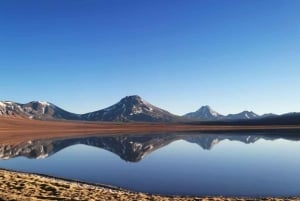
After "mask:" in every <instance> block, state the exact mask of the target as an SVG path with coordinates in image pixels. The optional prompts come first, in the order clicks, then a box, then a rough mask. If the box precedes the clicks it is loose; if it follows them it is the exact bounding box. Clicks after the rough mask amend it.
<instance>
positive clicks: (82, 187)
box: [0, 168, 300, 201]
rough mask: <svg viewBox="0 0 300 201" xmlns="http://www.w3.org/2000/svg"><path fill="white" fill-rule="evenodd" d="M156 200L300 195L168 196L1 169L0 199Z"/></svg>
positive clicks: (292, 200) (233, 200) (235, 200)
mask: <svg viewBox="0 0 300 201" xmlns="http://www.w3.org/2000/svg"><path fill="white" fill-rule="evenodd" d="M1 199H2V200H5V201H6V200H22V201H27V200H35V201H39V200H80V201H84V200H90V201H92V200H95V201H96V200H115V201H119V200H124V201H125V200H141V201H146V200H154V201H169V200H174V201H191V200H203V201H250V200H253V201H258V200H265V201H273V200H274V201H284V200H285V201H296V200H300V196H299V197H258V198H254V197H223V196H219V197H210V196H208V197H206V196H204V197H202V196H199V197H198V196H176V195H174V196H172V195H170V196H165V195H157V194H149V193H142V192H134V191H130V190H126V189H122V188H118V187H114V186H110V185H104V184H92V183H88V182H81V181H75V180H68V179H62V178H58V177H52V176H49V175H43V174H34V173H26V172H19V171H13V170H8V169H2V168H1V169H0V200H1Z"/></svg>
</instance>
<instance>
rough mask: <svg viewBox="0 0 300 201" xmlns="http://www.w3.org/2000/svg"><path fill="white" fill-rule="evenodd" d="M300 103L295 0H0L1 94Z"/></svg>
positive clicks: (299, 6)
mask: <svg viewBox="0 0 300 201" xmlns="http://www.w3.org/2000/svg"><path fill="white" fill-rule="evenodd" d="M133 94H138V95H140V96H141V97H143V98H144V99H146V100H148V101H149V102H151V103H152V104H154V105H157V106H159V107H162V108H164V109H167V110H169V111H170V112H172V113H175V114H184V113H187V112H191V111H194V110H196V109H198V108H199V107H200V106H202V105H210V106H211V107H212V108H214V109H215V110H217V111H218V112H220V113H224V114H227V113H237V112H240V111H242V110H253V111H254V112H257V113H258V114H262V113H267V112H274V113H279V114H280V113H286V112H291V111H298V112H299V111H300V1H298V0H226V1H224V0H180V1H179V0H151V1H148V0H80V1H79V0H45V1H41V0H35V1H34V0H26V1H24V0H9V1H1V2H0V99H1V100H12V101H16V102H21V103H24V102H28V101H31V100H47V101H50V102H53V103H54V104H57V105H59V106H61V107H63V108H65V109H67V110H70V111H72V112H77V113H84V112H90V111H94V110H98V109H102V108H104V107H107V106H109V105H111V104H113V103H115V102H117V101H119V99H121V98H122V97H124V96H126V95H133Z"/></svg>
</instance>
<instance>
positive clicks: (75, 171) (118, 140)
mask: <svg viewBox="0 0 300 201" xmlns="http://www.w3.org/2000/svg"><path fill="white" fill-rule="evenodd" d="M299 140H300V132H296V131H285V132H226V133H220V132H219V133H190V132H189V133H161V134H146V135H136V134H135V135H130V134H128V135H118V136H113V135H107V136H103V135H101V136H100V135H99V136H89V137H76V138H65V139H64V138H59V139H46V140H34V141H28V142H24V143H21V144H18V145H13V146H12V145H1V146H0V158H1V160H0V168H7V169H12V170H17V171H26V172H33V173H40V174H47V175H51V176H56V177H63V178H67V179H75V180H80V181H86V182H92V183H101V184H108V185H113V186H118V187H122V188H126V189H130V190H135V191H142V192H149V193H159V194H176V195H199V196H205V195H209V196H217V195H223V196H296V195H300V141H299Z"/></svg>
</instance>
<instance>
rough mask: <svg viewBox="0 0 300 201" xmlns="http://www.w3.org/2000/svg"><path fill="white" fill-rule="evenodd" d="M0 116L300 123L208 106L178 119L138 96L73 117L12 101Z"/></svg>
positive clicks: (291, 116)
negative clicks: (221, 111)
mask: <svg viewBox="0 0 300 201" xmlns="http://www.w3.org/2000/svg"><path fill="white" fill-rule="evenodd" d="M0 116H3V117H21V118H29V119H39V120H79V121H112V122H190V121H193V122H195V121H200V122H203V121H204V122H220V121H222V122H236V121H245V120H255V121H266V122H270V123H272V121H276V122H281V120H282V121H284V122H287V123H288V122H293V123H300V113H288V114H284V115H275V114H272V113H269V114H264V115H261V116H260V115H258V114H255V113H254V112H252V111H243V112H241V113H238V114H229V115H222V114H220V113H218V112H216V111H214V110H213V109H212V108H211V107H210V106H208V105H207V106H202V107H201V108H200V109H199V110H197V111H195V112H190V113H187V114H186V115H183V116H177V115H174V114H171V113H170V112H168V111H166V110H163V109H161V108H159V107H156V106H154V105H152V104H150V103H148V102H147V101H145V100H143V99H142V98H141V97H139V96H136V95H135V96H126V97H124V98H123V99H121V100H120V101H119V102H118V103H116V104H114V105H112V106H110V107H108V108H105V109H101V110H98V111H95V112H90V113H86V114H75V113H71V112H68V111H66V110H64V109H62V108H60V107H58V106H56V105H54V104H52V103H49V102H45V101H32V102H29V103H26V104H20V103H16V102H11V101H0Z"/></svg>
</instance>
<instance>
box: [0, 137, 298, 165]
mask: <svg viewBox="0 0 300 201" xmlns="http://www.w3.org/2000/svg"><path fill="white" fill-rule="evenodd" d="M260 139H264V140H277V139H286V140H290V141H298V140H300V136H297V135H293V134H288V135H286V134H284V133H283V134H280V133H275V134H264V133H261V132H260V133H249V132H248V133H218V134H213V133H209V134H208V133H171V134H170V133H167V134H166V133H165V134H163V133H162V134H145V135H118V136H103V135H102V136H92V137H75V138H64V139H62V138H59V139H44V140H34V141H28V142H24V143H21V144H18V145H1V146H0V159H11V158H15V157H19V156H23V157H27V158H33V159H41V158H47V157H49V156H51V155H53V154H55V153H57V152H59V151H61V150H62V149H64V148H67V147H70V146H73V145H77V144H84V145H88V146H93V147H97V148H101V149H105V150H108V151H110V152H112V153H115V154H117V155H118V156H120V158H121V159H123V160H125V161H130V162H138V161H140V160H142V159H143V158H144V157H145V156H147V155H148V154H150V153H151V152H153V151H155V150H158V149H160V148H162V147H164V146H167V145H168V144H170V143H172V142H175V141H178V140H185V141H187V142H190V143H195V144H198V145H199V146H200V147H201V148H202V149H205V150H210V149H212V148H213V147H214V146H216V145H217V144H218V143H220V142H221V141H223V140H230V141H239V142H242V143H245V144H250V143H255V142H257V141H258V140H260Z"/></svg>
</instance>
